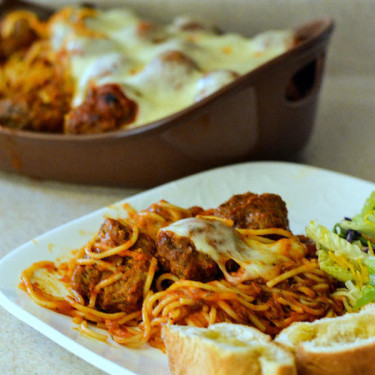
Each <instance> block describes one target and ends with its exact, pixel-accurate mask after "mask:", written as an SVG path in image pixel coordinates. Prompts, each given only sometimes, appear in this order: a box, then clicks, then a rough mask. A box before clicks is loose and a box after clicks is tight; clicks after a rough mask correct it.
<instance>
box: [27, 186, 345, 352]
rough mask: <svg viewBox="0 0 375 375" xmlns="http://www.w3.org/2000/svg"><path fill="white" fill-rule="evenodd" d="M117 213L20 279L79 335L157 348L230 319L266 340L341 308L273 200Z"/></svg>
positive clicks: (238, 198) (251, 197)
mask: <svg viewBox="0 0 375 375" xmlns="http://www.w3.org/2000/svg"><path fill="white" fill-rule="evenodd" d="M124 208H125V209H126V210H127V212H128V217H126V218H116V219H115V218H107V219H106V220H105V221H104V223H103V224H102V225H101V227H100V229H99V230H98V232H97V233H96V234H95V235H94V236H93V237H92V239H91V240H90V241H88V242H87V243H86V244H85V246H83V247H82V248H81V249H79V250H76V251H74V252H73V254H72V256H71V257H70V258H69V260H68V261H67V262H63V263H60V264H57V263H53V262H48V261H46V262H37V263H35V264H33V265H32V266H31V267H30V268H28V269H26V270H25V271H24V272H23V273H22V275H21V283H20V286H21V288H22V289H24V290H25V291H26V292H27V293H28V294H29V295H30V297H31V298H32V299H33V300H34V301H35V302H36V303H38V304H39V305H41V306H43V307H45V308H49V309H51V310H54V311H57V312H59V313H63V314H66V315H70V316H72V317H73V321H74V322H75V323H77V324H78V327H79V328H78V329H79V330H80V331H81V332H83V333H85V334H87V335H90V336H93V337H95V338H97V339H100V340H103V341H106V340H107V339H108V334H109V335H110V336H111V337H112V339H113V340H114V341H116V342H118V343H120V344H123V345H126V346H129V347H140V346H142V345H144V344H145V343H148V344H150V345H152V346H154V347H157V348H161V349H163V342H162V339H161V336H160V332H161V328H162V326H163V325H165V324H176V325H191V326H197V327H207V326H209V325H211V324H213V323H219V322H232V323H240V324H245V325H250V326H253V327H256V328H258V329H259V330H261V331H262V332H265V333H267V334H270V335H272V336H274V335H276V334H277V333H279V332H280V331H281V330H282V329H283V328H285V327H288V326H289V325H290V324H291V323H292V322H295V321H313V320H315V319H318V318H322V317H325V316H336V315H341V314H342V313H343V312H344V308H343V301H342V299H343V297H342V296H335V295H334V294H333V293H334V292H335V290H336V284H335V282H334V281H333V279H331V278H330V277H329V276H328V275H327V274H326V273H325V272H324V271H322V270H321V269H320V268H319V263H318V260H317V258H316V254H315V253H316V251H315V250H316V249H315V246H314V244H313V243H312V242H311V241H309V240H308V239H307V238H305V237H302V236H296V235H294V234H293V233H291V232H290V230H289V222H288V217H287V208H286V205H285V203H284V201H283V200H282V199H281V198H280V197H279V196H278V195H275V194H262V195H256V194H253V193H246V194H242V195H235V196H233V197H232V198H231V199H229V200H228V201H227V202H225V203H223V204H222V205H220V206H219V207H217V208H213V209H208V210H204V209H202V208H201V207H191V208H189V209H184V208H181V207H177V206H174V205H172V204H170V203H168V202H166V201H163V200H162V201H160V202H158V203H155V204H153V205H151V206H150V207H149V208H147V209H145V210H143V211H139V212H137V211H135V210H134V209H133V208H132V207H130V206H129V205H125V206H124ZM40 273H44V274H46V273H47V274H48V273H53V274H55V275H57V276H58V278H59V283H61V284H63V285H64V287H65V290H67V293H66V294H65V295H61V294H60V295H57V294H53V293H51V292H50V291H49V290H48V288H45V285H44V284H43V278H42V277H40V276H38V274H40ZM88 323H89V324H90V325H96V327H98V328H101V329H104V330H106V331H107V332H108V334H105V332H104V331H103V332H98V331H97V330H93V329H92V328H89V325H88Z"/></svg>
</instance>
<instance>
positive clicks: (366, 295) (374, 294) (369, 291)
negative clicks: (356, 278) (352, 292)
mask: <svg viewBox="0 0 375 375" xmlns="http://www.w3.org/2000/svg"><path fill="white" fill-rule="evenodd" d="M361 294H362V295H361V297H360V298H358V299H357V301H356V302H355V304H354V306H353V309H354V310H358V309H360V308H361V307H363V306H365V305H367V304H368V303H371V302H374V301H375V287H374V286H372V285H366V286H365V287H364V288H363V289H362V293H361Z"/></svg>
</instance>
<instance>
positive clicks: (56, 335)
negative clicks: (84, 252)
mask: <svg viewBox="0 0 375 375" xmlns="http://www.w3.org/2000/svg"><path fill="white" fill-rule="evenodd" d="M373 190H375V184H373V183H370V182H367V181H363V180H359V179H356V178H353V177H349V176H345V175H342V174H338V173H334V172H330V171H326V170H322V169H317V168H313V167H309V166H304V165H298V164H291V163H279V162H252V163H245V164H239V165H234V166H228V167H224V168H218V169H215V170H212V171H208V172H203V173H200V174H197V175H194V176H191V177H187V178H184V179H182V180H179V181H176V182H172V183H169V184H166V185H163V186H160V187H158V188H155V189H152V190H149V191H147V192H144V193H141V194H138V195H136V196H134V197H132V198H128V199H126V201H127V202H129V203H130V204H131V205H132V206H133V207H135V208H136V209H143V208H146V207H147V206H149V205H150V204H151V203H154V202H156V201H158V200H160V199H161V198H163V199H166V200H168V201H169V202H171V203H174V204H177V205H181V206H182V207H189V206H192V205H200V206H202V207H205V208H209V207H213V206H216V205H218V204H220V203H222V202H224V201H225V200H227V199H228V198H230V197H231V196H232V195H233V194H238V193H244V192H246V191H252V192H255V193H264V192H272V193H277V194H280V195H281V196H282V197H283V199H284V200H285V201H286V203H287V206H288V210H289V220H290V224H291V229H292V231H293V232H295V233H297V234H300V233H304V228H305V226H306V224H307V223H308V222H309V221H310V220H312V219H317V220H318V221H319V223H321V224H323V225H326V226H328V227H332V226H333V225H334V224H335V223H336V222H337V221H339V220H341V219H342V218H343V217H344V216H350V215H353V214H355V213H357V212H358V211H359V210H360V209H361V207H362V205H363V202H364V200H365V198H367V196H368V195H369V194H370V193H371V191H373ZM123 202H124V201H122V202H118V203H115V204H114V205H113V206H110V207H106V208H103V209H101V210H98V211H96V212H94V213H92V214H90V215H87V216H84V217H82V218H80V219H77V220H74V221H72V222H70V223H68V224H66V225H63V226H61V227H59V228H56V229H54V230H52V231H50V232H48V233H46V234H44V235H42V236H39V237H38V238H36V239H34V240H32V241H30V242H28V243H26V244H24V245H23V246H21V247H19V248H17V249H15V250H14V251H12V252H11V253H10V254H8V255H7V256H6V257H4V258H3V259H2V260H1V261H0V304H1V305H2V306H3V307H4V308H5V309H7V310H8V311H9V312H10V313H11V314H13V315H14V316H16V317H17V318H19V319H20V320H22V321H24V322H25V323H27V324H28V325H30V326H31V327H33V328H35V329H36V330H38V331H39V332H41V333H42V334H44V335H45V336H47V337H48V338H50V339H51V340H53V341H55V342H56V343H58V344H59V345H61V346H63V347H64V348H66V349H67V350H69V351H71V352H72V353H74V354H76V355H77V356H79V357H81V358H82V359H84V360H86V361H88V362H89V363H91V364H92V365H94V366H96V367H98V368H100V369H102V370H103V371H106V372H108V373H111V374H114V373H115V374H120V375H121V374H127V375H128V374H139V375H141V374H153V375H166V374H168V367H167V358H166V356H165V355H163V354H162V353H161V352H160V351H158V350H156V349H152V348H146V349H141V350H130V349H127V348H125V347H121V346H119V345H116V344H114V345H108V344H105V343H102V342H100V341H96V340H92V339H89V338H86V337H84V336H82V335H80V334H79V333H78V332H77V331H76V330H74V329H73V327H74V324H73V323H72V321H71V319H70V318H69V317H66V316H63V315H60V314H57V313H54V312H52V311H50V310H47V309H43V308H41V307H39V306H38V305H36V304H35V303H34V302H32V301H31V300H30V298H29V297H28V296H27V295H26V294H25V293H24V292H22V291H21V290H20V289H19V288H18V287H17V284H18V282H19V275H20V274H21V272H22V270H23V269H25V268H27V267H28V266H30V265H31V264H32V263H33V262H36V261H39V260H55V259H56V258H59V257H61V256H62V255H65V254H68V253H69V252H70V250H72V249H75V248H79V247H81V246H82V245H83V244H84V243H85V242H86V241H87V240H88V239H89V238H90V237H91V236H92V235H93V234H94V233H95V232H96V231H97V229H98V228H99V225H100V224H101V223H102V221H103V219H104V217H106V216H118V215H121V214H122V213H124V211H123V210H122V208H121V206H122V203H123Z"/></svg>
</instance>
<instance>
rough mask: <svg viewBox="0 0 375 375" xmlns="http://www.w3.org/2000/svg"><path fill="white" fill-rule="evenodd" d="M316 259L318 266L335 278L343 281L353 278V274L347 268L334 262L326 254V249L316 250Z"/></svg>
mask: <svg viewBox="0 0 375 375" xmlns="http://www.w3.org/2000/svg"><path fill="white" fill-rule="evenodd" d="M318 261H319V266H320V268H321V269H322V270H323V271H324V272H326V273H328V275H330V276H332V277H334V278H335V279H337V280H339V281H343V282H345V281H348V280H353V279H354V276H353V274H352V273H351V272H350V271H348V270H347V269H345V268H343V267H341V266H339V265H338V264H337V263H335V262H334V261H333V260H332V259H331V258H330V257H329V256H328V253H327V252H326V251H324V250H319V251H318Z"/></svg>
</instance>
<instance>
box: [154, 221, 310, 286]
mask: <svg viewBox="0 0 375 375" xmlns="http://www.w3.org/2000/svg"><path fill="white" fill-rule="evenodd" d="M160 231H164V232H172V233H174V235H176V236H178V237H188V238H189V239H190V240H191V241H192V242H193V244H194V246H195V248H196V250H197V251H199V252H201V253H204V254H207V255H208V256H210V257H211V258H212V259H213V260H214V261H215V262H216V263H217V265H218V266H219V268H220V269H221V271H222V272H223V274H224V276H225V278H226V279H227V280H228V281H229V282H239V281H245V280H251V279H256V278H263V279H264V280H266V281H267V280H271V279H273V278H275V277H276V276H278V275H279V274H280V266H281V264H282V263H284V262H287V261H288V260H290V259H298V258H301V257H303V256H304V255H305V253H306V248H305V246H304V245H303V244H301V243H300V242H298V241H296V240H295V239H291V238H282V239H280V240H278V241H275V242H273V243H272V244H264V243H261V242H259V241H254V240H253V241H251V240H250V241H246V242H245V241H244V240H243V239H242V238H241V237H240V235H239V234H238V232H237V231H236V230H235V229H234V228H233V227H230V226H228V225H226V224H224V223H223V222H222V221H216V220H214V221H213V220H207V219H202V218H195V217H194V218H187V219H182V220H179V221H177V222H175V223H173V224H171V225H169V226H166V227H164V228H162V229H160ZM230 259H231V260H234V261H235V262H236V263H237V264H239V265H240V267H241V268H240V271H239V272H238V273H237V275H236V276H234V275H232V274H230V273H229V272H228V271H227V269H226V263H227V261H228V260H230Z"/></svg>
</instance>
